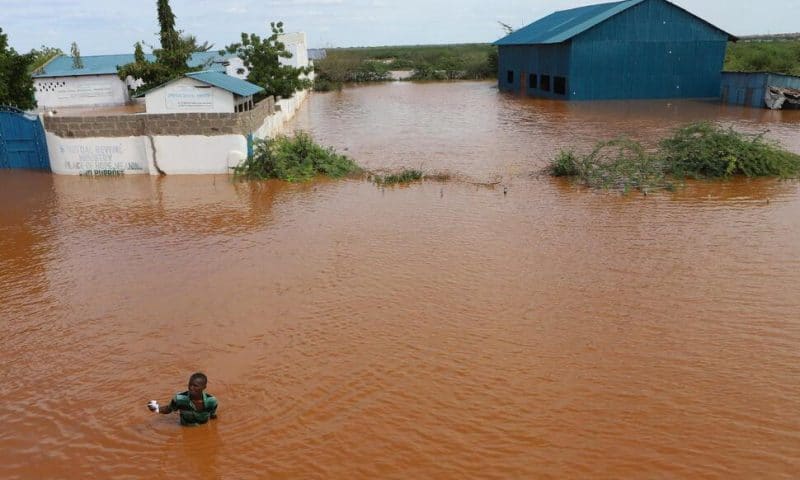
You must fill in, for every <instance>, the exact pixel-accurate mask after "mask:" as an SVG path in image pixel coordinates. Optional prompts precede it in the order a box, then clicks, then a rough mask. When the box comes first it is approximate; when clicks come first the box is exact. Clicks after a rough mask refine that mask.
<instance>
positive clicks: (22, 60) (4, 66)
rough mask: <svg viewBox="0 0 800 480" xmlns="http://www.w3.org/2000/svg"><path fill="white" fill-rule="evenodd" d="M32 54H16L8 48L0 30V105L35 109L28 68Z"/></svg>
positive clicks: (6, 39)
mask: <svg viewBox="0 0 800 480" xmlns="http://www.w3.org/2000/svg"><path fill="white" fill-rule="evenodd" d="M33 60H34V56H33V54H30V53H28V54H25V55H20V54H18V53H17V52H16V51H15V50H14V49H13V48H11V47H9V46H8V36H7V35H6V34H5V33H3V29H2V28H0V105H14V106H16V107H17V108H21V109H23V110H30V109H32V108H35V107H36V97H35V96H34V88H33V78H32V77H31V74H30V66H31V64H32V63H33Z"/></svg>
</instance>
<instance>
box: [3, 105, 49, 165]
mask: <svg viewBox="0 0 800 480" xmlns="http://www.w3.org/2000/svg"><path fill="white" fill-rule="evenodd" d="M0 168H35V169H39V170H41V169H44V170H50V157H49V156H48V155H47V141H45V136H44V128H43V127H42V122H41V121H40V120H39V117H37V116H36V115H29V114H26V113H25V112H23V111H22V110H18V109H16V108H14V107H5V106H2V105H0Z"/></svg>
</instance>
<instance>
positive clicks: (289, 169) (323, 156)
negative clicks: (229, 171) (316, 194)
mask: <svg viewBox="0 0 800 480" xmlns="http://www.w3.org/2000/svg"><path fill="white" fill-rule="evenodd" d="M233 171H234V175H236V176H239V177H245V178H259V179H267V178H277V179H281V180H286V181H290V182H299V181H305V180H309V179H311V178H312V177H314V176H315V175H327V176H329V177H334V178H339V177H343V176H345V175H348V174H352V173H358V172H359V171H360V168H359V167H358V165H356V164H355V163H354V162H353V161H352V160H350V159H349V158H347V157H346V156H344V155H340V154H338V153H336V152H335V151H334V150H333V148H324V147H322V146H320V145H317V144H316V143H314V140H313V139H312V138H311V136H310V135H309V134H308V133H306V132H297V133H296V134H295V136H294V137H287V136H283V135H281V136H277V137H275V138H271V139H267V140H256V143H255V151H254V153H253V156H252V157H250V158H248V159H247V160H245V161H244V162H243V163H242V164H241V165H239V166H238V167H235V168H234V169H233Z"/></svg>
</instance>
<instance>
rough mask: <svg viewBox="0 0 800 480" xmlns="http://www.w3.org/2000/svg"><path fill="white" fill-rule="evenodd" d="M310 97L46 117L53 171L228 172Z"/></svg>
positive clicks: (301, 96)
mask: <svg viewBox="0 0 800 480" xmlns="http://www.w3.org/2000/svg"><path fill="white" fill-rule="evenodd" d="M307 96H308V92H307V91H302V92H297V93H296V94H295V96H294V97H292V98H290V99H281V100H279V101H278V102H277V103H276V102H275V100H274V99H273V98H272V97H270V98H269V99H266V100H263V101H261V102H259V103H258V104H257V105H256V108H254V109H253V110H251V111H249V112H243V113H178V114H133V115H131V114H128V115H107V116H96V117H63V116H58V115H55V116H46V115H45V116H43V123H44V127H45V132H46V137H47V148H48V150H49V153H50V167H51V169H52V171H53V173H56V174H63V175H103V176H105V175H126V174H151V175H159V174H224V173H230V169H231V168H232V167H234V166H236V165H238V164H239V163H241V162H242V161H243V160H244V159H245V158H247V136H248V135H250V134H252V135H253V136H254V137H255V138H271V137H274V136H275V135H277V134H279V133H281V132H282V130H283V126H284V124H285V123H286V122H288V121H289V120H291V119H292V118H293V117H294V115H295V113H296V111H297V108H298V107H299V106H300V104H301V103H302V102H303V101H304V100H305V99H306V97H307Z"/></svg>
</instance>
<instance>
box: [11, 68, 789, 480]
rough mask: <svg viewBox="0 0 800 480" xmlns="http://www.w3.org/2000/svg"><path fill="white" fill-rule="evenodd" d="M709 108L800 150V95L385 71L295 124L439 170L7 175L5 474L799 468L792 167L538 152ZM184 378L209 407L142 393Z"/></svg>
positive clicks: (649, 137)
mask: <svg viewBox="0 0 800 480" xmlns="http://www.w3.org/2000/svg"><path fill="white" fill-rule="evenodd" d="M698 119H711V120H716V121H720V122H723V123H725V124H730V125H733V126H735V127H737V128H739V129H743V130H748V131H764V130H769V132H768V133H767V135H769V136H770V137H772V138H775V139H779V140H781V141H782V142H783V143H784V144H785V145H786V146H788V147H789V148H790V149H792V150H794V151H796V152H800V138H799V137H800V135H798V133H799V132H800V112H783V113H781V112H767V111H761V110H749V109H739V108H725V107H720V106H719V105H716V104H713V103H705V102H672V103H669V102H632V103H617V102H609V103H591V104H589V103H583V104H569V105H568V104H564V103H553V102H542V101H535V100H524V99H520V98H515V97H512V96H505V95H502V94H499V93H498V92H497V90H496V89H494V88H493V86H492V85H491V84H488V83H483V82H475V83H470V82H467V83H439V84H411V83H395V84H386V85H379V86H370V87H363V88H352V89H346V90H344V91H342V92H339V93H328V94H315V95H313V96H312V97H311V98H310V100H309V101H308V102H307V103H306V105H305V106H304V107H303V109H302V110H301V112H300V115H299V117H298V119H297V120H296V123H295V126H296V127H297V128H303V129H306V130H309V131H310V132H312V133H313V135H314V136H315V137H316V138H317V139H318V140H319V141H320V142H321V143H324V144H328V145H333V146H335V147H336V148H337V149H339V150H340V151H346V153H348V154H349V155H351V156H352V157H353V158H355V159H356V160H357V161H359V162H360V163H362V164H364V165H365V166H367V167H368V168H372V169H378V170H380V169H385V170H391V169H394V168H399V167H412V168H422V169H423V170H425V171H428V172H434V171H445V172H448V173H450V174H452V175H453V179H452V180H450V181H448V182H442V183H439V182H423V183H419V184H413V185H410V186H405V187H395V188H386V189H381V188H377V187H376V186H374V185H373V184H371V183H369V182H367V181H365V180H344V181H320V182H312V183H308V184H302V185H287V184H282V183H277V182H266V183H233V182H231V181H230V180H229V179H228V178H226V177H223V176H183V177H180V176H175V177H165V178H151V177H145V176H129V177H124V178H86V177H63V176H53V175H49V174H42V173H31V172H21V171H0V325H2V330H3V336H2V344H0V347H1V348H0V360H1V361H2V367H1V368H0V398H2V399H3V408H2V409H0V425H2V428H0V478H3V479H32V478H57V479H85V478H98V479H106V478H114V479H117V478H119V479H139V478H190V477H191V478H224V479H260V478H347V479H373V478H437V479H439V478H442V479H447V478H452V479H462V478H502V479H507V478H691V479H697V478H709V479H710V478H725V479H727V478H759V479H763V478H794V477H796V475H797V473H798V472H800V186H799V184H798V182H795V181H778V180H753V181H748V180H735V181H732V182H729V183H702V182H693V183H689V184H688V185H687V186H686V188H683V189H680V190H678V191H677V192H674V193H659V194H656V195H650V196H647V197H642V196H639V195H629V196H621V195H619V194H615V193H602V192H600V193H598V192H591V191H587V190H583V189H579V188H575V187H573V186H571V185H570V184H569V183H567V182H561V181H555V180H552V179H550V178H547V177H545V176H540V175H537V174H536V172H538V171H539V170H540V169H541V167H542V166H543V165H544V164H545V162H546V161H547V160H548V159H549V158H551V157H552V156H553V155H554V154H555V152H557V150H558V149H559V148H563V147H569V146H575V147H577V148H582V147H585V146H589V145H591V144H592V142H594V141H595V140H598V139H606V138H609V137H613V136H617V135H620V134H628V135H631V136H634V137H636V138H639V139H642V140H645V141H648V142H655V140H657V139H658V138H660V137H661V136H663V135H665V134H666V132H668V131H669V129H670V128H672V127H674V126H676V125H679V124H682V123H684V122H687V121H693V120H698ZM504 189H505V190H506V193H505V194H504ZM195 370H203V371H205V372H206V373H207V374H208V376H209V379H210V383H209V387H208V391H209V392H211V393H213V394H215V395H216V396H217V397H218V399H219V403H220V411H219V419H217V420H216V421H213V422H212V423H210V424H209V425H205V426H201V427H197V428H181V427H180V426H178V423H177V419H176V418H175V417H174V416H165V415H158V416H157V415H153V414H150V413H149V412H148V410H147V409H146V408H145V404H146V403H147V401H148V400H150V399H152V398H156V399H159V400H160V401H166V400H167V399H168V398H169V397H170V396H171V395H172V394H173V393H175V392H177V391H181V390H184V389H185V385H186V382H187V380H188V376H189V374H190V373H192V372H193V371H195Z"/></svg>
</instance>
